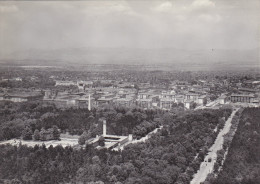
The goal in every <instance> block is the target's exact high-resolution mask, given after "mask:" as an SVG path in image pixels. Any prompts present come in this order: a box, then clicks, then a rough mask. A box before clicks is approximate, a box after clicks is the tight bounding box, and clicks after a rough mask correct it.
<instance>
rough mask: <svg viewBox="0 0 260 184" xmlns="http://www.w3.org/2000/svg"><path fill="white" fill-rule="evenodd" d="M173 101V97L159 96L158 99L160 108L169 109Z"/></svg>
mask: <svg viewBox="0 0 260 184" xmlns="http://www.w3.org/2000/svg"><path fill="white" fill-rule="evenodd" d="M174 103H175V99H169V98H161V99H160V108H162V109H171V108H172V105H173V104H174Z"/></svg>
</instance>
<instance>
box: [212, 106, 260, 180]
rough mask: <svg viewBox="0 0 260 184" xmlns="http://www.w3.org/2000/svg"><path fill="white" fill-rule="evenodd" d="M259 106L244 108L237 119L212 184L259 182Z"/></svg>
mask: <svg viewBox="0 0 260 184" xmlns="http://www.w3.org/2000/svg"><path fill="white" fill-rule="evenodd" d="M259 120H260V108H246V109H245V110H244V111H243V113H242V115H241V117H240V121H239V125H238V128H237V131H236V134H235V136H234V138H233V141H232V143H231V145H230V148H229V151H228V154H227V158H226V160H225V162H224V165H223V169H222V170H221V171H220V173H219V175H218V177H217V178H216V179H212V180H211V181H209V183H212V184H258V183H260V175H259V173H260V121H259Z"/></svg>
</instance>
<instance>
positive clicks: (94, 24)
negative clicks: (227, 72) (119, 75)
mask: <svg viewBox="0 0 260 184" xmlns="http://www.w3.org/2000/svg"><path fill="white" fill-rule="evenodd" d="M259 10H260V0H172V1H164V0H161V1H160V0H151V1H148V0H140V1H137V0H131V1H130V0H129V1H121V0H113V1H101V0H97V1H90V0H87V1H55V2H51V1H36V2H33V1H0V48H1V51H0V58H1V56H2V58H3V57H4V56H5V55H8V54H10V53H14V52H17V51H19V52H23V51H28V50H55V49H73V48H140V49H164V48H174V49H184V50H203V49H211V48H212V49H224V50H250V49H259V44H260V39H259V38H260V21H259V20H260V11H259Z"/></svg>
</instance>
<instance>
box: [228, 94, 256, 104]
mask: <svg viewBox="0 0 260 184" xmlns="http://www.w3.org/2000/svg"><path fill="white" fill-rule="evenodd" d="M230 100H231V102H243V103H252V102H253V101H254V100H255V97H254V95H252V94H251V95H247V94H232V95H231V97H230Z"/></svg>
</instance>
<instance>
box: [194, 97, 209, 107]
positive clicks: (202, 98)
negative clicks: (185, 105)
mask: <svg viewBox="0 0 260 184" xmlns="http://www.w3.org/2000/svg"><path fill="white" fill-rule="evenodd" d="M196 102H197V103H198V104H199V105H205V104H206V103H207V96H206V95H202V96H199V98H198V100H197V101H196Z"/></svg>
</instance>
